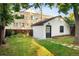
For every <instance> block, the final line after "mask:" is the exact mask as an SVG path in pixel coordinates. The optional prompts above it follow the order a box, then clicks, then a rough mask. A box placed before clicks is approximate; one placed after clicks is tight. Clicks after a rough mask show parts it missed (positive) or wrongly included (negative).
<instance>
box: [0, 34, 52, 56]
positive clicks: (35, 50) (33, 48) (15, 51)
mask: <svg viewBox="0 0 79 59" xmlns="http://www.w3.org/2000/svg"><path fill="white" fill-rule="evenodd" d="M6 41H7V43H6V44H5V45H2V46H0V55H2V56H40V55H41V56H46V55H48V56H50V55H53V54H51V53H50V51H48V50H47V49H46V48H44V47H42V46H41V45H39V44H38V43H37V42H35V41H34V40H33V38H32V37H28V36H25V35H24V34H17V35H12V36H10V37H8V38H7V40H6Z"/></svg>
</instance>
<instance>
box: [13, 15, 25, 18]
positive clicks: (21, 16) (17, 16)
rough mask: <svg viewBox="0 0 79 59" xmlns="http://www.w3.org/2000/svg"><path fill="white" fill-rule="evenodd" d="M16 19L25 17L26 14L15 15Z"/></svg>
mask: <svg viewBox="0 0 79 59" xmlns="http://www.w3.org/2000/svg"><path fill="white" fill-rule="evenodd" d="M15 19H24V15H15Z"/></svg>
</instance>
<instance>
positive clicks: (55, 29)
mask: <svg viewBox="0 0 79 59" xmlns="http://www.w3.org/2000/svg"><path fill="white" fill-rule="evenodd" d="M46 25H51V36H52V37H53V36H60V35H69V34H70V27H69V25H68V24H67V23H66V22H65V21H64V20H63V19H62V18H55V19H54V20H51V21H48V22H46V23H45V24H44V25H42V26H33V37H35V38H39V39H46ZM60 26H64V32H63V33H61V32H60Z"/></svg>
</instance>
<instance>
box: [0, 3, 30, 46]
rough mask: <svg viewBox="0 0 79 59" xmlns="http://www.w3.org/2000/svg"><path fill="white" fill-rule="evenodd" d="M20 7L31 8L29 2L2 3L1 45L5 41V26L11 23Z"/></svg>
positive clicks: (0, 11) (0, 12)
mask: <svg viewBox="0 0 79 59" xmlns="http://www.w3.org/2000/svg"><path fill="white" fill-rule="evenodd" d="M20 8H26V9H27V8H30V5H29V4H27V3H23V4H22V3H20V4H18V3H13V4H9V3H8V4H7V3H1V4H0V45H1V44H4V43H5V26H6V25H8V24H10V23H11V22H12V21H13V19H14V15H13V13H14V12H18V11H19V10H20Z"/></svg>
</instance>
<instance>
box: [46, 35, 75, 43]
mask: <svg viewBox="0 0 79 59" xmlns="http://www.w3.org/2000/svg"><path fill="white" fill-rule="evenodd" d="M47 40H48V41H53V42H55V43H59V44H72V43H73V42H74V40H75V39H74V37H73V36H62V37H53V38H50V39H47Z"/></svg>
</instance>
